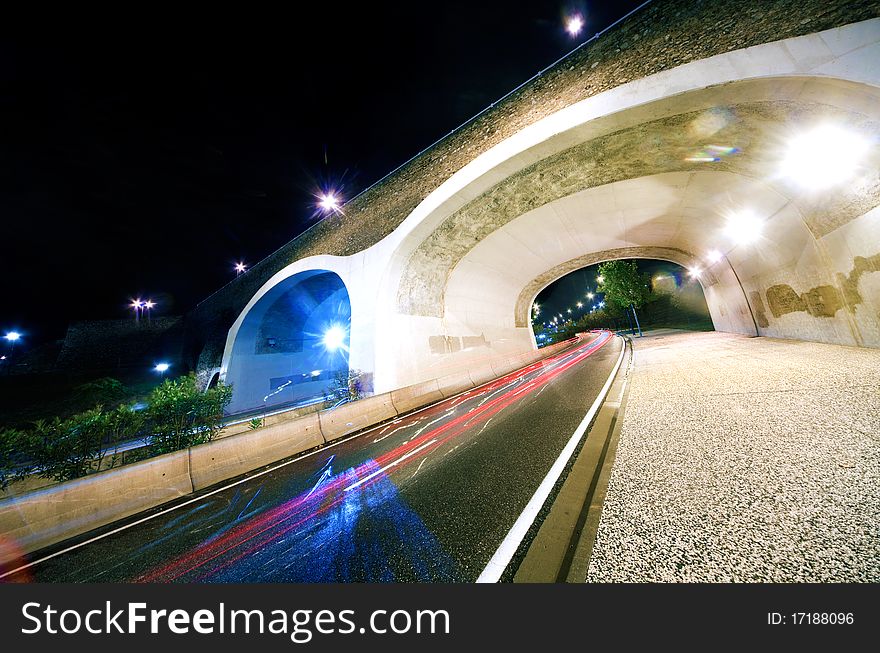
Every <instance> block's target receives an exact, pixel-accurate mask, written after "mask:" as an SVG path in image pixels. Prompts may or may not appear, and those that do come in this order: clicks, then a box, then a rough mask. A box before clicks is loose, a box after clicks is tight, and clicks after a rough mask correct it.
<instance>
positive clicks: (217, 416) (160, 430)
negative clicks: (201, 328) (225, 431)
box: [146, 374, 232, 454]
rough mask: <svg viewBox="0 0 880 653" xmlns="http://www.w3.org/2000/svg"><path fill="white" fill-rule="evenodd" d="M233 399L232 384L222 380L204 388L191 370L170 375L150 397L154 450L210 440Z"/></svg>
mask: <svg viewBox="0 0 880 653" xmlns="http://www.w3.org/2000/svg"><path fill="white" fill-rule="evenodd" d="M231 400H232V388H231V387H230V386H227V385H224V384H222V383H221V384H218V385H217V386H215V387H213V388H211V389H210V390H208V391H207V392H202V391H200V390H199V388H198V385H197V384H196V377H195V376H194V375H192V374H190V375H188V376H182V377H180V378H177V379H168V380H167V381H165V382H164V383H163V384H162V385H160V386H159V387H158V388H156V389H155V390H153V392H152V393H151V394H150V397H149V399H148V404H149V407H148V408H147V410H146V413H147V419H148V423H149V433H150V435H149V438H150V449H151V452H152V453H153V454H163V453H168V452H171V451H177V450H179V449H185V448H186V447H191V446H194V445H197V444H203V443H205V442H210V441H211V440H213V439H214V436H215V435H216V434H217V432H218V431H219V430H220V427H221V422H222V420H223V410H224V409H225V408H226V406H228V405H229V402H230V401H231Z"/></svg>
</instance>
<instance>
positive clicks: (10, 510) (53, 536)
mask: <svg viewBox="0 0 880 653" xmlns="http://www.w3.org/2000/svg"><path fill="white" fill-rule="evenodd" d="M192 491H193V486H192V481H191V479H190V475H189V451H188V450H184V451H175V452H174V453H169V454H165V455H164V456H158V457H157V458H152V459H150V460H144V461H141V462H139V463H134V464H131V465H126V466H125V467H120V468H118V469H111V470H108V471H105V472H99V473H97V474H94V475H91V476H86V477H85V478H80V479H76V480H74V481H68V482H66V483H59V484H57V485H53V486H51V487H47V488H44V489H41V490H36V491H34V492H29V493H28V494H24V495H21V496H17V497H13V498H11V499H7V500H5V501H3V502H0V533H2V534H3V537H4V538H8V539H10V540H12V541H13V542H15V544H16V545H17V546H18V547H19V548H21V549H22V550H23V551H25V552H28V553H29V552H31V551H36V550H37V549H41V548H43V547H46V546H50V545H52V544H56V543H58V542H61V541H63V540H66V539H67V538H70V537H74V536H76V535H81V534H83V533H87V532H88V531H90V530H93V529H95V528H99V527H101V526H105V525H107V524H110V523H113V522H114V521H117V520H119V519H124V518H125V517H129V516H131V515H135V514H137V513H139V512H143V511H144V510H147V509H149V508H153V507H155V506H158V505H161V504H163V503H166V502H168V501H171V500H173V499H177V498H179V497H182V496H185V495H187V494H190V493H191V492H192Z"/></svg>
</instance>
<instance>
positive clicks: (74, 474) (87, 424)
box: [23, 407, 107, 481]
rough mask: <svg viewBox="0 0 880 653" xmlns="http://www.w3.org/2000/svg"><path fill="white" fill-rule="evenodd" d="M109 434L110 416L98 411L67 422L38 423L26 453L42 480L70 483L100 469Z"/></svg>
mask: <svg viewBox="0 0 880 653" xmlns="http://www.w3.org/2000/svg"><path fill="white" fill-rule="evenodd" d="M106 432H107V415H106V414H105V413H104V412H103V409H101V408H100V407H97V408H93V409H91V410H87V411H85V412H84V413H80V414H79V415H74V416H73V417H70V418H68V419H64V420H62V419H59V418H57V417H56V418H55V419H53V420H40V421H38V422H36V423H35V424H34V428H33V430H31V431H29V432H28V433H27V437H26V438H25V442H24V447H23V449H24V450H25V452H26V453H27V454H28V457H29V458H30V460H31V462H33V464H34V465H35V466H36V468H37V473H39V475H40V476H42V477H44V478H51V479H54V480H56V481H68V480H70V479H74V478H79V477H80V476H85V475H86V474H88V473H89V472H90V471H93V470H94V469H98V468H99V467H100V464H101V461H102V459H103V457H104V453H105V451H106V450H105V448H104V437H105V435H106Z"/></svg>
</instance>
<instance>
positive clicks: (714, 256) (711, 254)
mask: <svg viewBox="0 0 880 653" xmlns="http://www.w3.org/2000/svg"><path fill="white" fill-rule="evenodd" d="M722 256H724V255H723V254H722V253H721V252H719V251H718V250H717V249H711V250H709V251H708V252H707V253H706V260H707V261H709V263H717V262H718V261H720V260H721V257H722Z"/></svg>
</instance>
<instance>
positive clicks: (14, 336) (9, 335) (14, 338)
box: [3, 331, 21, 342]
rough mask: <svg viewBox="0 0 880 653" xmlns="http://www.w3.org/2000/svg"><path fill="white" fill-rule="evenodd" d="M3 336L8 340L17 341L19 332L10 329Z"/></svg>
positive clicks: (19, 335) (19, 336) (19, 337)
mask: <svg viewBox="0 0 880 653" xmlns="http://www.w3.org/2000/svg"><path fill="white" fill-rule="evenodd" d="M3 337H4V338H6V339H7V340H8V341H9V342H18V341H19V340H20V339H21V334H20V333H19V332H18V331H10V332H9V333H7V334H6V335H5V336H3Z"/></svg>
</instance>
